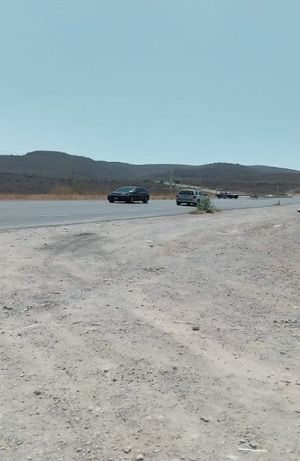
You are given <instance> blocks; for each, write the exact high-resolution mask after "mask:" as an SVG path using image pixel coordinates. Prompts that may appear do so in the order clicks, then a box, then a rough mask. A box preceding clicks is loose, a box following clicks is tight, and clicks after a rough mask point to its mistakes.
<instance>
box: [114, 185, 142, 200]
mask: <svg viewBox="0 0 300 461" xmlns="http://www.w3.org/2000/svg"><path fill="white" fill-rule="evenodd" d="M149 199H150V195H149V192H148V191H147V190H146V189H144V188H143V187H135V186H123V187H120V188H119V189H117V190H114V191H112V192H110V193H109V194H108V196H107V200H108V201H109V202H110V203H114V202H126V203H133V202H143V203H148V201H149Z"/></svg>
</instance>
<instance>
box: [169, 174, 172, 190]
mask: <svg viewBox="0 0 300 461" xmlns="http://www.w3.org/2000/svg"><path fill="white" fill-rule="evenodd" d="M172 184H173V170H171V171H170V180H169V192H170V193H171V192H172Z"/></svg>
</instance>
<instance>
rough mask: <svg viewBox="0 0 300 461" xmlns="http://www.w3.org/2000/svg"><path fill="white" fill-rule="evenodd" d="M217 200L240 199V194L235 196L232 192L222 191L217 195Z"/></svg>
mask: <svg viewBox="0 0 300 461" xmlns="http://www.w3.org/2000/svg"><path fill="white" fill-rule="evenodd" d="M216 197H217V198H235V199H237V198H239V196H238V194H233V193H232V192H225V191H220V192H217V193H216Z"/></svg>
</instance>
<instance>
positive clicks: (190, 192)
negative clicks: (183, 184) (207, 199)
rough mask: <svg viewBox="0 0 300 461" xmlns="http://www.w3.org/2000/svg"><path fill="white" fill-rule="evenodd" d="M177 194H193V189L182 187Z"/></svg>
mask: <svg viewBox="0 0 300 461" xmlns="http://www.w3.org/2000/svg"><path fill="white" fill-rule="evenodd" d="M179 194H182V195H193V194H194V191H192V190H190V189H182V190H180V191H179Z"/></svg>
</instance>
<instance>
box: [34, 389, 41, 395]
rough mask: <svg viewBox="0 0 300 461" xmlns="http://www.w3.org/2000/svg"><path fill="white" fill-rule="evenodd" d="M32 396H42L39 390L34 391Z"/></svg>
mask: <svg viewBox="0 0 300 461" xmlns="http://www.w3.org/2000/svg"><path fill="white" fill-rule="evenodd" d="M34 395H42V392H41V391H39V390H36V391H34Z"/></svg>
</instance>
